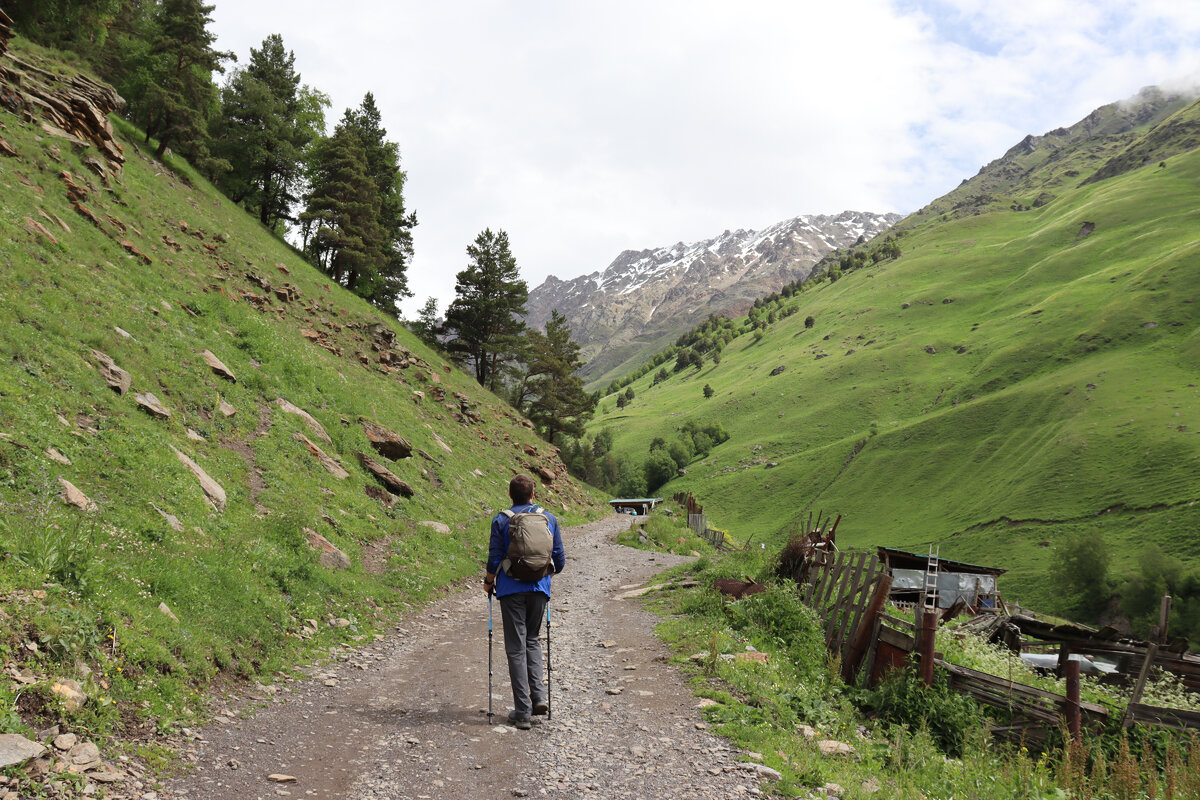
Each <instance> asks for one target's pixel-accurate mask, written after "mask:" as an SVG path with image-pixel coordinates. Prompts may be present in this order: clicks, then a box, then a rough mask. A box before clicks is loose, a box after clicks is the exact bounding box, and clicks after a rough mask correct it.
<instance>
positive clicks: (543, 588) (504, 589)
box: [487, 503, 567, 597]
mask: <svg viewBox="0 0 1200 800" xmlns="http://www.w3.org/2000/svg"><path fill="white" fill-rule="evenodd" d="M537 507H538V506H537V505H536V504H532V503H526V504H525V505H520V506H513V507H512V512H513V513H514V514H520V513H521V512H522V511H532V510H533V509H535V508H537ZM543 513H544V514H545V515H546V517H547V518H548V519H549V520H550V532H551V533H552V534H554V551H553V552H552V553H551V554H550V560H551V561H553V562H554V572H555V574H557V573H559V572H562V570H563V567H564V566H566V563H567V553H566V551H565V550H563V542H562V534H561V533H559V530H558V520H557V519H555V518H554V515H553V514H551V513H550V512H549V511H545V510H544V509H543ZM508 522H509V518H508V516H507V515H506V514H502V513H501V514H497V515H496V516H495V517H494V518H493V519H492V538H491V541H490V543H489V545H488V561H487V571H488V572H490V573H491V574H493V575H495V576H496V597H504V596H505V595H508V594H516V593H517V592H541V593H542V594H544V595H546V597H549V596H550V576H549V575H546V576H545V577H543V578H542V579H541V580H539V581H537V582H535V583H527V582H525V581H519V580H517V579H516V578H511V577H509V576H508V575H505V574H504V572H503V571H502V570H501V569H500V562H501V561H503V560H504V557H505V556H506V555H507V554H508Z"/></svg>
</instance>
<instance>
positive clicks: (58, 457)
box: [46, 447, 71, 467]
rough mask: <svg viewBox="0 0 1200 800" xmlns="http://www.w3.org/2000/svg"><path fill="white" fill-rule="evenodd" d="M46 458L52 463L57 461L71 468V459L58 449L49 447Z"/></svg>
mask: <svg viewBox="0 0 1200 800" xmlns="http://www.w3.org/2000/svg"><path fill="white" fill-rule="evenodd" d="M46 458H48V459H50V460H51V461H56V462H58V463H59V464H62V465H63V466H64V467H69V466H71V459H69V458H67V457H66V456H64V455H63V454H62V453H61V452H59V450H58V448H57V447H47V448H46Z"/></svg>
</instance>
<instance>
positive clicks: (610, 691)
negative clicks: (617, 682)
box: [604, 686, 622, 695]
mask: <svg viewBox="0 0 1200 800" xmlns="http://www.w3.org/2000/svg"><path fill="white" fill-rule="evenodd" d="M621 691H622V689H621V687H619V686H614V687H610V688H608V689H605V690H604V693H605V694H611V695H618V694H620V693H621Z"/></svg>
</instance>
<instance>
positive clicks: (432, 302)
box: [408, 297, 442, 347]
mask: <svg viewBox="0 0 1200 800" xmlns="http://www.w3.org/2000/svg"><path fill="white" fill-rule="evenodd" d="M441 326H442V321H441V320H440V319H439V318H438V302H437V298H436V297H430V298H429V299H428V300H426V301H425V305H423V306H421V310H420V311H418V312H417V318H416V319H415V320H413V321H412V322H410V323H408V328H409V330H411V331H412V332H413V333H415V334H416V335H417V337H418V338H420V339H421V341H423V342H425V343H426V344H428V345H430V346H431V347H437V346H438V340H437V332H438V329H439V328H441Z"/></svg>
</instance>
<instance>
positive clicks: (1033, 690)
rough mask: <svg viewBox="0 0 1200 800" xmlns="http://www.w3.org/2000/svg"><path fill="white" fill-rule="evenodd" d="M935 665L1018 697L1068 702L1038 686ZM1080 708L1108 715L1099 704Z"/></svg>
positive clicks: (1084, 704)
mask: <svg viewBox="0 0 1200 800" xmlns="http://www.w3.org/2000/svg"><path fill="white" fill-rule="evenodd" d="M934 663H935V664H936V665H937V666H939V667H941V668H942V669H944V670H946V671H947V672H949V673H950V674H951V675H955V676H958V677H961V678H969V679H972V680H973V681H976V682H978V683H979V684H980V685H986V686H991V687H994V688H996V689H999V690H1001V691H1004V692H1011V693H1012V694H1014V695H1016V696H1024V697H1031V698H1032V697H1037V698H1040V699H1042V700H1047V701H1049V702H1051V703H1053V704H1054V705H1055V706H1056V707H1057V706H1059V705H1062V704H1064V703H1066V701H1067V698H1066V697H1064V696H1063V695H1061V694H1056V693H1054V692H1047V691H1046V690H1044V689H1039V688H1037V687H1036V686H1029V685H1028V684H1024V683H1018V682H1017V681H1010V680H1008V679H1006V678H1001V677H999V676H997V675H990V674H988V673H986V672H979V671H978V670H974V669H970V668H968V667H963V666H959V665H958V664H951V663H949V662H947V661H942V660H941V659H938V660H936V661H935V662H934ZM1079 707H1080V708H1082V709H1084V710H1085V711H1088V712H1091V713H1092V714H1097V715H1101V716H1106V715H1107V714H1108V709H1107V708H1105V707H1104V706H1102V705H1098V704H1097V703H1085V702H1080V704H1079Z"/></svg>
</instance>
